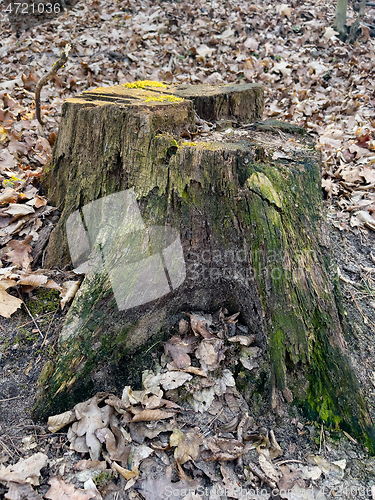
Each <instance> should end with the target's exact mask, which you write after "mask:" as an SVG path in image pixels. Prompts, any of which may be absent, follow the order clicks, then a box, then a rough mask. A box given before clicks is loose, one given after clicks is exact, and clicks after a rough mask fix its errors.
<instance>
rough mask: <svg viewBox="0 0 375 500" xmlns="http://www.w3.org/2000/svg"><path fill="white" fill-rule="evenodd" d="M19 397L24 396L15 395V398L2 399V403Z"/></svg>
mask: <svg viewBox="0 0 375 500" xmlns="http://www.w3.org/2000/svg"><path fill="white" fill-rule="evenodd" d="M18 398H22V396H14V398H6V399H0V403H4V402H5V401H10V400H11V399H18Z"/></svg>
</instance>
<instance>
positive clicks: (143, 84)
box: [123, 80, 167, 89]
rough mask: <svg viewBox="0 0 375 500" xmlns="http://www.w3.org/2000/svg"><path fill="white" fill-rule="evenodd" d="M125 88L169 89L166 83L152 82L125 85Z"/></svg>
mask: <svg viewBox="0 0 375 500" xmlns="http://www.w3.org/2000/svg"><path fill="white" fill-rule="evenodd" d="M123 87H126V88H127V89H145V88H146V87H163V88H167V86H166V85H164V83H160V82H152V81H151V80H138V81H136V82H131V83H123Z"/></svg>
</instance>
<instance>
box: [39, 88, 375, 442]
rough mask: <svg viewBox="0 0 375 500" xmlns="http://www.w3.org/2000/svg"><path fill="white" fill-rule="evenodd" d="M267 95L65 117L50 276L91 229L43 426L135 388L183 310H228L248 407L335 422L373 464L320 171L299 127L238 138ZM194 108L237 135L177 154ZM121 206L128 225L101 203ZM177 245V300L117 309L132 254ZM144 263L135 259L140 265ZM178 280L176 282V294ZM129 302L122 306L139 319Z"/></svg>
mask: <svg viewBox="0 0 375 500" xmlns="http://www.w3.org/2000/svg"><path fill="white" fill-rule="evenodd" d="M171 96H174V98H172V97H171ZM179 96H183V97H184V99H182V100H179V99H178V97H179ZM227 96H228V97H227ZM262 96H263V94H262V88H261V87H260V86H258V85H241V86H221V87H219V88H215V87H207V86H206V87H204V86H197V87H194V86H193V87H186V86H169V87H165V88H164V87H153V88H145V89H142V88H134V89H129V88H125V87H111V88H107V89H96V90H95V91H91V92H86V93H84V94H83V95H82V96H79V97H78V98H74V99H69V100H68V101H67V102H66V103H65V104H64V106H63V114H62V121H61V125H60V130H59V134H58V138H57V142H56V146H55V149H54V154H53V161H52V164H51V165H50V168H49V171H48V173H47V175H46V178H45V184H46V186H47V187H48V188H49V196H51V198H52V201H53V202H54V203H55V204H56V205H60V206H61V209H62V216H61V220H60V222H59V224H58V226H57V227H56V228H55V230H54V231H53V233H52V236H51V239H50V242H49V246H48V251H47V261H48V262H49V264H50V265H51V266H52V265H57V264H58V265H64V264H66V263H68V262H69V252H68V247H67V238H66V234H65V231H66V225H67V223H68V227H70V228H73V227H75V224H78V226H79V220H80V219H79V217H78V218H77V219H75V218H74V217H75V216H72V214H73V213H76V214H77V213H78V212H76V211H77V210H81V215H82V216H83V218H84V220H85V221H86V225H87V227H86V229H87V231H88V239H87V241H88V242H89V244H90V248H91V253H90V258H89V264H86V271H87V274H86V276H85V279H84V281H83V283H82V285H81V288H80V290H79V292H78V293H77V295H76V297H75V299H74V301H73V304H72V306H71V308H70V310H69V312H68V314H67V319H66V323H65V326H64V328H63V331H62V333H61V336H60V343H59V356H58V359H57V360H56V362H55V364H54V365H53V366H47V367H46V368H45V370H44V374H43V376H42V377H41V379H40V383H39V385H40V388H39V389H40V390H39V394H38V398H37V403H36V407H35V414H36V415H39V416H40V415H48V413H49V412H53V413H56V410H57V408H58V409H62V407H64V406H65V407H67V406H68V405H71V404H73V403H74V402H76V401H78V400H80V399H81V398H82V397H83V394H82V393H85V395H86V396H87V395H88V393H90V394H91V393H92V392H95V391H96V390H106V389H112V386H116V385H118V386H122V385H125V382H126V383H129V381H130V382H131V383H134V382H138V383H139V382H140V372H141V371H142V369H145V368H148V367H149V366H150V363H151V361H150V354H151V351H149V347H151V346H153V345H154V344H155V343H158V342H159V341H160V340H162V339H163V338H165V332H167V331H168V328H170V327H171V326H172V325H174V324H175V323H176V321H178V319H179V318H180V317H181V315H182V313H183V312H184V311H192V310H204V311H211V312H214V311H215V310H217V309H218V308H219V307H227V308H228V309H229V310H230V311H233V312H236V311H240V312H241V319H242V321H243V322H245V323H246V324H247V325H248V327H249V330H250V333H252V334H254V335H255V336H256V343H257V345H258V346H259V347H261V348H262V350H263V359H262V364H261V367H260V369H259V370H258V371H257V372H256V373H253V372H250V371H248V370H245V369H242V370H240V369H238V372H237V385H238V386H239V387H240V388H241V389H242V390H243V391H244V393H245V395H246V397H247V398H248V400H249V401H250V400H251V399H252V398H253V394H254V392H258V393H259V392H261V396H260V398H261V400H262V401H263V408H264V407H265V406H264V405H265V403H266V402H267V404H271V406H274V407H275V406H276V404H277V400H278V399H280V397H281V398H284V400H285V401H288V402H292V401H294V403H296V404H298V405H299V406H301V407H302V408H304V410H305V411H306V412H307V413H308V414H309V415H311V418H320V419H322V420H323V421H325V422H331V423H337V424H339V425H340V426H342V428H344V429H346V430H348V431H349V432H350V433H351V434H352V435H355V436H357V437H358V438H360V439H362V440H364V441H366V443H367V445H368V447H369V448H370V449H373V444H374V437H373V436H374V435H373V424H372V421H371V418H370V416H369V414H368V411H367V408H366V405H365V402H364V399H363V397H362V394H361V391H360V389H359V385H358V382H357V380H356V377H355V375H354V373H353V370H352V369H351V367H350V366H349V364H348V361H347V357H346V342H345V338H344V333H343V329H342V324H343V314H342V311H341V305H340V297H339V289H338V285H337V279H336V277H335V272H334V271H333V268H332V265H331V260H330V250H329V238H328V235H327V234H326V226H325V224H324V222H323V217H322V202H321V189H320V157H319V155H318V153H317V152H316V151H315V149H314V147H313V144H312V142H311V140H310V139H309V138H308V137H307V136H306V134H304V133H301V132H303V131H301V129H299V128H298V127H293V126H290V125H286V124H281V123H279V122H275V121H269V122H265V123H260V124H255V125H245V124H249V122H255V121H257V120H259V119H260V118H261V113H262V106H263V97H262ZM176 97H177V100H176ZM185 97H186V98H185ZM249 100H250V101H251V102H249ZM194 105H195V106H198V108H199V112H198V115H199V116H200V118H203V119H211V120H214V119H215V120H219V121H220V122H221V123H223V121H224V123H225V121H227V122H229V123H232V124H234V125H235V127H237V128H235V129H227V130H225V131H224V132H222V133H221V134H220V133H217V132H215V130H212V131H211V132H209V133H206V134H201V135H199V134H198V135H197V136H196V138H195V142H186V141H185V140H182V139H181V138H180V134H181V133H184V132H185V131H186V130H187V131H188V132H189V133H190V134H194V133H195V127H196V120H197V117H196V116H195V112H196V111H197V109H194ZM210 113H212V114H210ZM129 190H131V191H129ZM122 191H127V193H128V194H126V195H125V194H124V195H121V196H125V198H124V200H125V201H124V202H123V205H122V206H124V207H125V208H124V211H123V213H122V212H121V210H119V209H118V204H117V201H116V202H113V203H112V202H111V200H115V199H118V198H111V197H109V196H108V195H110V194H113V193H119V192H122ZM129 193H134V199H136V204H135V205H136V208H134V207H135V205H134V203H133V202H132V203H133V205H132V203H130V202H129V200H130V198H129V196H130V197H131V196H133V195H130V194H129ZM126 196H128V198H126ZM105 197H107V198H105ZM94 200H97V201H94ZM100 200H101V201H100ZM103 200H107V201H103ZM127 200H128V201H127ZM92 201H94V203H93V204H91V205H88V204H90V202H92ZM98 207H99V208H98ZM126 207H128V208H126ZM129 207H132V208H129ZM133 209H134V210H133ZM138 210H139V213H138V212H137V211H138ZM130 213H132V214H133V215H132V217H133V219H131V217H130V216H129V214H130ZM92 214H94V215H92ZM69 216H71V218H70V219H69ZM130 219H131V222H129V220H130ZM77 221H78V222H77ZM121 221H123V222H121ZM78 226H77V227H78ZM155 227H159V228H161V227H167V228H171V229H169V230H167V232H166V233H165V234H164V233H163V234H162V236H160V233H157V232H156V233H155V234H154V233H152V231H153V230H151V229H149V230H147V229H145V228H155ZM172 228H173V229H172ZM136 230H137V231H136ZM173 230H174V231H175V232H173ZM77 234H78V233H77ZM114 234H116V236H114ZM156 234H159V236H155V235H156ZM176 234H177V235H179V239H180V242H181V247H182V251H183V260H184V262H185V265H186V277H185V279H183V278H184V276H182V274H183V273H182V272H181V270H178V269H177V270H176V269H174V270H172V271H171V274H170V275H169V278H170V280H169V282H168V284H169V286H170V290H171V291H170V293H166V294H164V295H162V296H160V297H159V298H157V299H155V300H153V301H151V302H147V303H140V302H139V305H135V306H134V307H130V308H127V309H126V310H119V307H120V302H121V300H120V302H119V297H118V296H116V293H117V292H118V291H119V290H120V292H121V293H120V295H121V297H122V298H123V297H124V296H125V295H126V294H127V293H128V294H129V293H130V292H129V290H131V291H132V293H133V292H134V294H135V293H137V294H138V296H137V300H142V298H139V297H140V295H139V294H140V293H142V290H141V291H139V290H138V289H137V283H133V282H132V279H131V276H130V275H128V274H126V271H124V270H123V269H127V268H128V264H129V265H130V264H131V263H132V262H133V263H134V261H135V260H136V255H133V256H132V255H130V254H129V255H128V257H127V260H125V261H122V260H121V259H123V255H124V250H125V249H129V248H133V247H134V245H135V243H137V245H138V246H137V248H140V247H142V245H143V244H144V242H146V243H147V242H149V243H150V245H151V246H153V247H154V248H153V251H154V253H155V252H156V253H159V254H160V255H161V254H163V248H167V247H168V248H172V246H173V244H175V243H176V242H175V240H174V238H175V235H176ZM137 238H138V239H137ZM148 238H149V239H148ZM153 238H154V240H153ZM155 238H156V239H155ZM77 239H79V240H80V242H81V243H80V245H78V243H77V245H76V246H75V247H74V248H73V254H74V257H73V260H75V263H76V264H80V263H81V261H83V260H85V259H87V258H88V254H87V252H86V253H85V248H86V247H85V245H88V243H87V242H86V243H85V241H86V240H85V237H82V238H77ZM142 242H143V243H142ZM73 246H74V245H73ZM143 246H144V245H143ZM146 246H147V245H146ZM155 248H156V250H155ZM173 248H174V249H175V250H176V249H177V248H178V245H177V246H175V247H173ZM142 252H143V253H142ZM142 252H140V253H139V255H138V257H139V259H140V258H142V259H143V258H146V254H147V251H146V253H144V251H143V250H142ZM166 255H167V254H165V255H164V261H163V266H164V268H167V269H168V270H170V269H169V268H168V265H170V264H171V262H172V261H173V256H172V257H169V261H168V258H165V257H166ZM150 256H151V254H150ZM90 259H91V260H90ZM132 259H133V260H132ZM103 262H104V263H103ZM120 262H125V264H124V265H122V267H121V266H119V263H120ZM176 262H177V261H176ZM172 264H175V262H172ZM174 273H175V274H174ZM176 273H177V274H176ZM178 273H180V274H179V276H180V278H181V276H182V279H180V281H179V282H178V283H177V281H178V280H177V281H176V283H177V284H176V286H175V285H174V284H173V277H174V276H177V275H178ZM181 273H182V274H181ZM135 275H136V273H135V274H134V276H135ZM137 276H141V275H137ZM159 277H160V276H159ZM125 278H126V279H125ZM142 279H143V280H144V282H146V281H147V277H146V276H142ZM171 280H172V281H171ZM124 281H125V282H126V283H127V284H126V286H123V285H124ZM180 282H181V283H180ZM136 290H137V291H136ZM135 291H136V292H135ZM144 293H146V292H144ZM134 294H133V297H134V296H135V295H134ZM117 295H119V294H118V293H117ZM146 295H147V294H146ZM146 295H145V297H146ZM122 300H123V303H122V305H123V306H124V307H125V306H126V305H127V304H132V302H126V301H127V300H128V299H127V298H126V299H125V298H123V299H122ZM264 380H268V384H264ZM262 381H263V382H262ZM261 387H263V389H262V390H260V388H261ZM257 404H259V401H258V403H257ZM52 408H53V410H52Z"/></svg>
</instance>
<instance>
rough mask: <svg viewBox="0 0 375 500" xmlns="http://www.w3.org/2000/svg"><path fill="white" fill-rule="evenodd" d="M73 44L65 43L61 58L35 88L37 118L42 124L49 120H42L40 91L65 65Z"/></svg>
mask: <svg viewBox="0 0 375 500" xmlns="http://www.w3.org/2000/svg"><path fill="white" fill-rule="evenodd" d="M71 48H72V46H71V45H70V43H67V44H66V45H65V48H64V50H63V51H62V52H61V54H60V59H59V60H58V61H56V62H55V63H54V65H53V66H52V68H51V69H50V70H49V71H48V73H47V74H46V75H44V76H42V78H41V79H40V80H39V82H38V83H37V85H36V88H35V107H36V118H37V120H38V122H39V123H40V124H41V125H45V124H46V123H47V122H46V121H43V120H42V116H41V112H40V92H41V90H42V87H43V86H44V85H45V84H46V83H47V82H48V81H49V80H51V78H52V77H53V76H54V75H55V74H56V73H57V72H58V70H59V69H60V68H61V67H62V66H64V64H65V63H66V62H67V60H68V57H69V52H70V49H71Z"/></svg>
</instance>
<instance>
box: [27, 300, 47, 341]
mask: <svg viewBox="0 0 375 500" xmlns="http://www.w3.org/2000/svg"><path fill="white" fill-rule="evenodd" d="M23 305H24V306H25V309H26V311H27V312H28V314H29V316H30V318H31V319H32V321H33V323H34V325H35V326H36V328H37V330H38V332H39V334H40V336H41V337H42V338H43V333H42V332H41V331H40V328H39V325H38V323H37V322H36V321H35V318H34V316H33V315H32V314H31V312H30V311H29V308H28V307H27V305H26V304H25V302H24V303H23Z"/></svg>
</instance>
